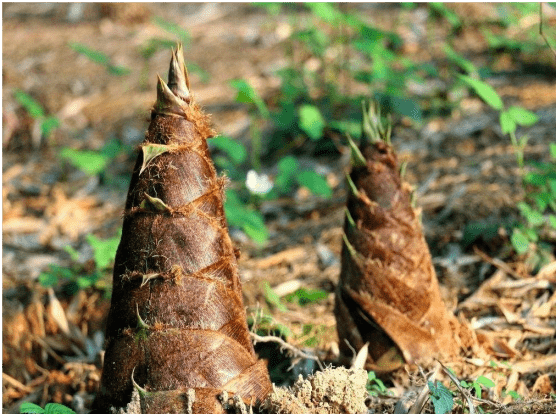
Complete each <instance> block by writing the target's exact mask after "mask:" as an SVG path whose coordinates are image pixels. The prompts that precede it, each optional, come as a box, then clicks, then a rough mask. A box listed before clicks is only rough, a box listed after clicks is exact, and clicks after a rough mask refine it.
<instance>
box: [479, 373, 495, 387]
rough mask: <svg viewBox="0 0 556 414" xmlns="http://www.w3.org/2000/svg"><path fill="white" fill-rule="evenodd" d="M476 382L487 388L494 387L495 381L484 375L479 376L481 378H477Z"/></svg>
mask: <svg viewBox="0 0 556 414" xmlns="http://www.w3.org/2000/svg"><path fill="white" fill-rule="evenodd" d="M475 382H477V383H478V384H481V385H483V386H484V387H486V388H492V387H494V381H492V380H491V379H490V378H487V377H485V376H484V375H481V376H479V378H477V379H476V380H475Z"/></svg>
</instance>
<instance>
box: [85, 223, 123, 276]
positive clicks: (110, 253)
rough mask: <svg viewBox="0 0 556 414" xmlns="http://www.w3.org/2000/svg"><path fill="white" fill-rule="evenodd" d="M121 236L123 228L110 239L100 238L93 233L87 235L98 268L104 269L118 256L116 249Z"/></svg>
mask: <svg viewBox="0 0 556 414" xmlns="http://www.w3.org/2000/svg"><path fill="white" fill-rule="evenodd" d="M120 238H121V230H120V232H119V234H117V235H116V236H114V237H111V238H108V239H99V238H97V237H96V236H95V235H93V234H88V235H87V242H88V243H89V245H90V246H91V247H92V248H93V253H94V258H95V264H96V266H97V269H99V270H102V269H106V268H107V267H109V266H110V264H111V263H112V261H113V260H114V258H115V257H116V250H117V249H118V245H119V244H120Z"/></svg>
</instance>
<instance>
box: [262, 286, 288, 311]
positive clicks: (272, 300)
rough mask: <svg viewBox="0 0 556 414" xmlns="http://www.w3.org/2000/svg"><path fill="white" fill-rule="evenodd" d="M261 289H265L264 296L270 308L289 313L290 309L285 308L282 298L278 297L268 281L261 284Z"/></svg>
mask: <svg viewBox="0 0 556 414" xmlns="http://www.w3.org/2000/svg"><path fill="white" fill-rule="evenodd" d="M261 287H262V289H263V296H264V298H265V300H266V302H267V303H268V304H269V305H270V306H272V307H273V308H276V309H277V310H279V311H280V312H287V311H288V308H286V306H284V304H283V303H282V302H281V301H280V296H278V295H277V294H276V292H275V291H274V289H272V287H271V286H270V284H269V283H268V282H267V281H264V282H263V283H262V284H261Z"/></svg>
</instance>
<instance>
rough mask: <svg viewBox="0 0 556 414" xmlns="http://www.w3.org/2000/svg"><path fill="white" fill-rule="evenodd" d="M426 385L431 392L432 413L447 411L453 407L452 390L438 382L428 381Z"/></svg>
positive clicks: (442, 413)
mask: <svg viewBox="0 0 556 414" xmlns="http://www.w3.org/2000/svg"><path fill="white" fill-rule="evenodd" d="M428 386H429V390H430V392H431V401H432V404H433V406H434V414H446V413H449V412H450V411H451V410H452V408H453V407H454V397H453V395H452V392H451V391H450V390H449V389H448V388H446V387H445V386H444V385H443V384H442V383H440V382H439V383H437V385H435V384H433V383H432V382H431V381H429V382H428Z"/></svg>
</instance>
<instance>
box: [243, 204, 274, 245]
mask: <svg viewBox="0 0 556 414" xmlns="http://www.w3.org/2000/svg"><path fill="white" fill-rule="evenodd" d="M241 228H242V229H243V231H244V232H245V234H247V236H248V237H250V238H251V239H252V240H253V241H254V242H256V243H259V244H264V243H265V242H266V241H267V240H268V230H267V228H266V226H265V224H264V219H263V216H262V214H261V213H260V212H258V211H254V210H245V212H244V214H243V217H242V224H241Z"/></svg>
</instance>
